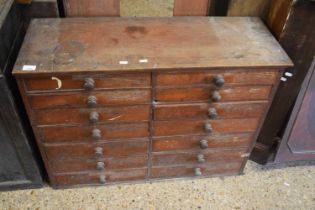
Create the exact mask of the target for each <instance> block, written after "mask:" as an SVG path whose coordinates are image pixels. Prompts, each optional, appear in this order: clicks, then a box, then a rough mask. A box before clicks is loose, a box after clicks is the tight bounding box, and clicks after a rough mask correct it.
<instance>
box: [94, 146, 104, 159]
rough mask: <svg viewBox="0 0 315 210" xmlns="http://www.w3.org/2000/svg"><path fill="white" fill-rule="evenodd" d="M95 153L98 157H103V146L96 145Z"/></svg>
mask: <svg viewBox="0 0 315 210" xmlns="http://www.w3.org/2000/svg"><path fill="white" fill-rule="evenodd" d="M95 155H96V156H97V157H101V156H102V155H103V148H102V147H96V148H95Z"/></svg>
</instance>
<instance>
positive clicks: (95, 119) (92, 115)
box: [89, 112, 100, 123]
mask: <svg viewBox="0 0 315 210" xmlns="http://www.w3.org/2000/svg"><path fill="white" fill-rule="evenodd" d="M99 116H100V115H99V114H98V112H91V113H90V117H89V119H90V122H91V123H97V122H98V120H99Z"/></svg>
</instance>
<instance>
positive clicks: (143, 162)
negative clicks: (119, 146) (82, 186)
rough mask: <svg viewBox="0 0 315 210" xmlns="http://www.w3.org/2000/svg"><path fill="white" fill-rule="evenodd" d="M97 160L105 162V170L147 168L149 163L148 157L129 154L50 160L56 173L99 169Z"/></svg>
mask: <svg viewBox="0 0 315 210" xmlns="http://www.w3.org/2000/svg"><path fill="white" fill-rule="evenodd" d="M97 162H103V163H104V164H105V170H113V169H130V168H145V167H147V165H148V157H143V156H129V157H127V158H125V157H124V158H110V157H109V158H105V159H104V158H103V159H90V160H84V159H83V160H82V158H81V159H68V160H63V159H62V160H61V161H57V160H53V161H51V162H50V165H51V168H52V169H53V170H54V173H57V174H59V173H71V172H72V173H74V172H82V171H97Z"/></svg>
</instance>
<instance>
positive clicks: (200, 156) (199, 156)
mask: <svg viewBox="0 0 315 210" xmlns="http://www.w3.org/2000/svg"><path fill="white" fill-rule="evenodd" d="M197 160H198V163H204V162H206V159H205V156H204V155H203V154H199V155H197Z"/></svg>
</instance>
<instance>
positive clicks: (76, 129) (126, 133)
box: [39, 122, 149, 143]
mask: <svg viewBox="0 0 315 210" xmlns="http://www.w3.org/2000/svg"><path fill="white" fill-rule="evenodd" d="M93 129H99V130H100V131H101V134H100V135H101V137H100V140H115V139H121V138H141V137H146V136H148V132H149V125H148V123H146V122H144V123H140V122H138V123H124V124H120V123H119V124H106V125H99V126H71V127H70V126H68V127H64V126H54V127H40V128H39V131H40V133H41V136H42V138H43V139H42V141H43V142H47V143H48V142H92V141H93V139H92V131H93Z"/></svg>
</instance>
